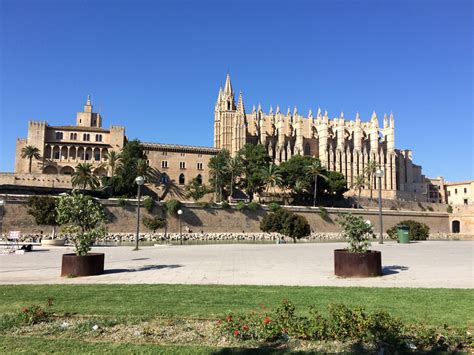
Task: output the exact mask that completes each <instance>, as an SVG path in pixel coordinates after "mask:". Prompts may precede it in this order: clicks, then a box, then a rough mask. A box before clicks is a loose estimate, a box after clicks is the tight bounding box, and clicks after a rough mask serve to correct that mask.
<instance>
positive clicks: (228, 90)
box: [224, 73, 234, 95]
mask: <svg viewBox="0 0 474 355" xmlns="http://www.w3.org/2000/svg"><path fill="white" fill-rule="evenodd" d="M224 94H226V95H233V94H234V91H233V90H232V84H231V82H230V74H229V73H227V77H226V78H225V86H224Z"/></svg>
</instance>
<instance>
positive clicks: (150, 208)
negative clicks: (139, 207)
mask: <svg viewBox="0 0 474 355" xmlns="http://www.w3.org/2000/svg"><path fill="white" fill-rule="evenodd" d="M143 207H145V209H146V210H147V211H148V213H151V212H152V211H153V207H155V201H154V200H153V199H152V198H151V197H150V196H147V197H145V199H144V200H143Z"/></svg>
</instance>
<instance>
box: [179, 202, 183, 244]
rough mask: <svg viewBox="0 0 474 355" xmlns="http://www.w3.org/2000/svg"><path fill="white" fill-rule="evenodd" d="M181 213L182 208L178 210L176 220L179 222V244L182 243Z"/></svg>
mask: <svg viewBox="0 0 474 355" xmlns="http://www.w3.org/2000/svg"><path fill="white" fill-rule="evenodd" d="M182 214H183V211H182V210H178V222H179V240H180V244H181V245H183V234H182V233H181V215H182Z"/></svg>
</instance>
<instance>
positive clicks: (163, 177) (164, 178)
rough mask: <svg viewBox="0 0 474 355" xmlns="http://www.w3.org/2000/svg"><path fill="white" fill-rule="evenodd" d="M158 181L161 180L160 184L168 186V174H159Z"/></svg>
mask: <svg viewBox="0 0 474 355" xmlns="http://www.w3.org/2000/svg"><path fill="white" fill-rule="evenodd" d="M160 180H161V183H162V184H164V185H168V184H169V182H170V178H169V176H168V174H166V173H163V174H161V179H160Z"/></svg>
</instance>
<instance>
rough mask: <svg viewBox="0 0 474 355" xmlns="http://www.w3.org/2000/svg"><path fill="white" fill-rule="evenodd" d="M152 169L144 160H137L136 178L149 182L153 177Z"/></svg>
mask: <svg viewBox="0 0 474 355" xmlns="http://www.w3.org/2000/svg"><path fill="white" fill-rule="evenodd" d="M153 175H154V174H153V169H152V168H151V166H150V165H149V164H148V161H147V160H146V159H138V160H137V176H143V177H144V178H145V181H147V182H150V181H151V180H153V179H152V177H153Z"/></svg>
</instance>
